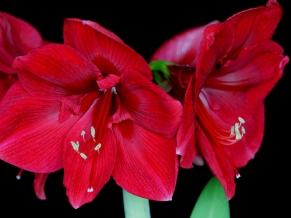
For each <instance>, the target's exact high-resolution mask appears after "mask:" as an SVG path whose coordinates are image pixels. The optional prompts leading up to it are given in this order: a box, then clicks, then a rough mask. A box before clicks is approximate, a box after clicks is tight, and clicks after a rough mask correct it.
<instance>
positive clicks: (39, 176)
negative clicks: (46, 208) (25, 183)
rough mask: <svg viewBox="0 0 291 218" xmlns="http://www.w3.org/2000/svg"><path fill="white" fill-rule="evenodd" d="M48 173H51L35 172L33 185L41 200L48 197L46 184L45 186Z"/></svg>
mask: <svg viewBox="0 0 291 218" xmlns="http://www.w3.org/2000/svg"><path fill="white" fill-rule="evenodd" d="M48 175H49V173H35V174H34V181H33V187H34V191H35V194H36V196H37V197H38V198H39V199H40V200H45V199H46V195H45V191H44V186H45V183H46V180H47V177H48Z"/></svg>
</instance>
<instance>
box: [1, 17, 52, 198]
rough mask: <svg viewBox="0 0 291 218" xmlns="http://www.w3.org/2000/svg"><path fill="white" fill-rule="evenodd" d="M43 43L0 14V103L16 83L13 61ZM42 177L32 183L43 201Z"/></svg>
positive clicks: (29, 30) (21, 22) (30, 30)
mask: <svg viewBox="0 0 291 218" xmlns="http://www.w3.org/2000/svg"><path fill="white" fill-rule="evenodd" d="M45 43H47V42H46V41H44V40H43V39H42V37H41V35H40V34H39V32H38V31H37V30H36V29H35V28H34V27H32V26H31V25H30V24H29V23H27V22H26V21H24V20H21V19H19V18H17V17H14V16H12V15H10V14H8V13H5V12H0V101H1V100H2V98H3V96H4V95H5V94H6V92H7V90H8V89H9V88H10V86H11V85H12V84H14V83H15V82H16V81H18V76H17V73H16V70H15V69H13V68H12V63H13V61H14V59H15V58H16V57H18V56H21V55H24V54H26V53H27V52H28V51H30V50H31V49H33V48H36V47H39V46H42V45H43V44H45ZM4 107H5V105H4ZM20 172H22V170H21V171H20ZM19 176H20V174H19V175H18V177H19ZM43 177H47V176H44V175H40V174H36V175H35V181H34V184H35V185H34V188H35V193H36V195H37V197H38V198H40V199H45V194H44V183H45V180H46V179H42V178H43ZM19 178H20V177H19Z"/></svg>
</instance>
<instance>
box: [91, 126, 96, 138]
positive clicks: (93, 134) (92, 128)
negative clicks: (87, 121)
mask: <svg viewBox="0 0 291 218" xmlns="http://www.w3.org/2000/svg"><path fill="white" fill-rule="evenodd" d="M91 136H92V138H93V141H94V142H95V128H94V126H91Z"/></svg>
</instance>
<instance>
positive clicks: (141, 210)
mask: <svg viewBox="0 0 291 218" xmlns="http://www.w3.org/2000/svg"><path fill="white" fill-rule="evenodd" d="M122 194H123V207H124V215H125V218H137V217H138V218H151V213H150V204H149V200H148V199H145V198H140V197H137V196H135V195H132V194H130V193H128V192H127V191H125V190H124V189H123V190H122Z"/></svg>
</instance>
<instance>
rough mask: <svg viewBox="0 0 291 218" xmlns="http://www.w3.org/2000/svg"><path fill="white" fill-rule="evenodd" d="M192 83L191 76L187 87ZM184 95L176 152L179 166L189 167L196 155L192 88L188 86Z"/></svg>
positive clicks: (193, 80) (193, 81)
mask: <svg viewBox="0 0 291 218" xmlns="http://www.w3.org/2000/svg"><path fill="white" fill-rule="evenodd" d="M194 83H195V78H194V77H193V78H192V80H191V81H190V84H189V87H192V86H193V84H194ZM185 96H186V97H185V99H187V100H186V101H184V104H183V116H182V120H181V124H180V127H179V129H178V133H177V144H178V145H177V154H179V155H181V156H182V157H181V160H180V166H181V167H183V168H191V167H192V165H193V161H194V158H195V156H196V146H195V145H196V138H195V119H196V114H195V111H196V109H195V104H194V102H193V99H194V97H195V93H194V89H193V88H188V89H187V91H186V95H185Z"/></svg>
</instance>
